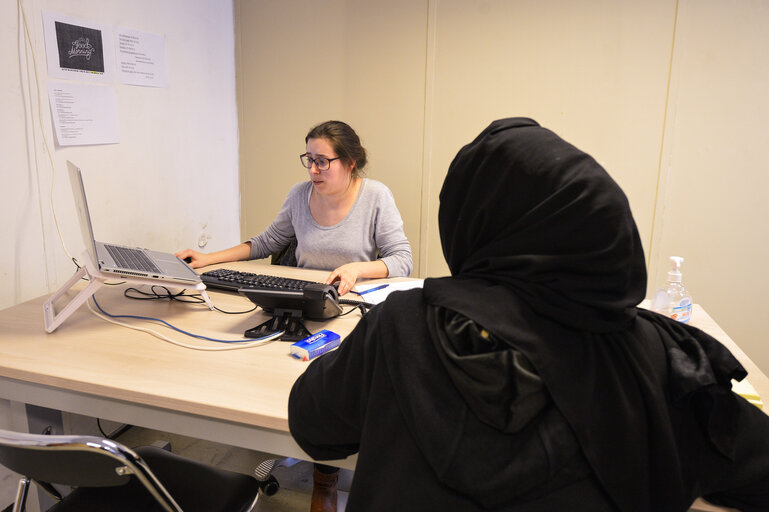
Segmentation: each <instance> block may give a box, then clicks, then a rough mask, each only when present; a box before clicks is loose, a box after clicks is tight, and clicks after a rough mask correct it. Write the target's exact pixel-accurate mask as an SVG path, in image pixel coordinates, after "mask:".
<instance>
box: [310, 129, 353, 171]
mask: <svg viewBox="0 0 769 512" xmlns="http://www.w3.org/2000/svg"><path fill="white" fill-rule="evenodd" d="M310 139H326V140H327V141H329V143H330V144H331V147H332V148H334V151H335V152H336V154H337V155H339V157H340V159H341V160H342V163H343V164H345V165H350V164H352V163H353V162H354V163H355V165H354V167H353V169H352V175H353V176H354V177H358V176H360V173H361V171H362V170H363V168H364V167H366V163H367V159H366V148H364V147H363V146H362V145H361V143H360V137H358V134H357V133H355V130H353V129H352V128H351V127H350V125H348V124H347V123H343V122H342V121H326V122H325V123H321V124H319V125H318V126H316V127H315V128H313V129H312V130H310V131H309V133H307V136H306V137H305V138H304V142H305V144H306V143H307V141H309V140H310Z"/></svg>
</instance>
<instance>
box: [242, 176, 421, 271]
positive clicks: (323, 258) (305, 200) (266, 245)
mask: <svg viewBox="0 0 769 512" xmlns="http://www.w3.org/2000/svg"><path fill="white" fill-rule="evenodd" d="M311 192H312V182H311V181H304V182H302V183H297V184H296V185H294V186H293V187H291V190H290V191H289V193H288V196H287V197H286V200H285V202H284V203H283V207H282V208H281V210H280V213H278V217H277V218H276V219H275V220H274V221H273V222H272V224H270V225H269V226H268V227H267V229H266V230H265V231H264V232H263V233H262V234H260V235H258V236H255V237H253V238H251V239H250V240H249V242H251V256H250V257H251V259H256V258H266V257H267V256H269V255H270V254H272V253H273V252H277V251H279V250H281V249H282V248H283V247H285V246H286V245H287V244H288V243H289V242H290V241H291V239H292V238H294V237H295V238H296V239H297V247H296V260H297V264H298V266H300V267H306V268H315V269H321V270H333V269H335V268H337V267H339V266H341V265H344V264H345V263H351V262H354V261H374V260H376V259H377V252H379V257H380V259H381V260H382V261H383V262H384V263H385V265H387V269H388V271H389V276H390V277H406V276H408V275H409V274H410V273H411V269H412V267H413V262H412V259H411V246H410V245H409V241H408V239H407V238H406V234H405V233H404V232H403V220H401V215H400V213H399V212H398V208H397V207H396V206H395V199H394V198H393V195H392V192H390V189H388V188H387V186H385V185H384V184H383V183H380V182H378V181H375V180H371V179H368V178H364V179H363V182H362V183H361V187H360V192H359V193H358V197H357V199H356V200H355V204H353V206H352V208H351V209H350V212H349V213H348V214H347V216H346V217H345V218H344V219H342V221H341V222H339V223H338V224H335V225H333V226H321V225H319V224H318V223H317V222H315V219H313V217H312V214H311V213H310V193H311Z"/></svg>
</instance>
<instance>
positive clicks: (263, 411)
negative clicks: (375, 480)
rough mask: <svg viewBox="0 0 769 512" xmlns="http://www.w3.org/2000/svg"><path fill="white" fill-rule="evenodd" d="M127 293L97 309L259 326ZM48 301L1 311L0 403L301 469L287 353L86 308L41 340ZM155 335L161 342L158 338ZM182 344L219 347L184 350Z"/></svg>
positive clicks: (108, 293)
mask: <svg viewBox="0 0 769 512" xmlns="http://www.w3.org/2000/svg"><path fill="white" fill-rule="evenodd" d="M227 267H230V268H236V269H239V270H245V271H251V272H257V273H264V274H280V275H284V276H287V277H295V278H300V279H309V280H323V279H325V277H326V276H327V273H326V272H320V271H310V270H303V269H295V268H287V267H275V266H269V265H263V264H258V263H254V262H243V263H237V264H228V265H227ZM124 288H125V286H115V287H103V288H102V289H100V290H99V291H98V292H97V293H96V297H97V300H98V301H99V303H100V304H101V305H102V306H103V307H104V308H105V309H106V310H107V311H108V312H110V313H112V314H118V313H120V314H138V315H145V316H154V317H159V318H163V319H165V320H166V321H169V322H171V323H172V324H174V325H177V326H179V327H182V328H186V329H188V330H191V331H194V332H197V333H200V334H206V335H209V336H212V337H219V338H221V337H225V338H233V339H234V338H238V337H240V336H242V333H243V332H244V331H245V330H246V329H247V328H250V327H253V326H255V325H257V324H259V323H261V322H263V321H265V320H266V319H267V317H266V316H265V315H264V314H263V313H261V311H258V312H254V313H251V314H246V315H225V314H223V313H218V312H213V311H209V310H208V309H207V308H206V307H205V306H204V305H202V304H201V305H190V304H181V303H179V302H168V301H151V302H150V301H133V300H129V299H125V298H124V297H123V289H124ZM210 295H211V299H212V300H213V302H214V304H215V305H216V306H218V307H220V308H222V309H226V310H236V311H237V310H244V309H247V308H248V307H250V305H251V303H250V302H248V301H247V300H246V299H245V298H243V297H241V296H239V295H233V294H227V293H223V292H216V291H211V292H210ZM45 299H46V297H40V298H38V299H35V300H32V301H29V302H25V303H23V304H19V305H17V306H14V307H11V308H8V309H6V310H3V311H0V398H6V399H10V400H12V401H14V402H16V403H23V404H33V405H39V406H42V407H47V408H51V409H56V410H63V411H69V412H73V413H78V414H83V415H87V416H91V417H98V418H104V419H108V420H113V421H117V422H121V423H129V424H133V425H139V426H143V427H148V428H153V429H158V430H163V431H168V432H175V433H178V434H182V435H187V436H191V437H196V438H199V439H205V440H210V441H216V442H221V443H225V444H229V445H232V446H239V447H243V448H249V449H254V450H259V451H262V452H267V453H274V454H278V455H283V456H289V457H297V458H302V459H308V460H309V456H307V455H306V454H305V453H304V452H303V451H302V450H301V449H300V448H299V447H298V445H297V444H296V443H295V442H294V441H293V439H292V438H291V436H290V435H289V433H288V414H287V403H288V395H289V391H290V389H291V386H292V384H293V383H294V381H295V380H296V378H297V377H298V376H299V375H300V374H301V373H302V372H303V371H304V369H305V368H306V366H307V363H304V362H301V361H297V360H296V359H293V358H291V357H290V356H288V346H289V345H288V344H287V343H285V342H270V343H268V344H266V345H264V346H261V347H255V348H249V349H244V350H234V351H225V352H199V351H195V350H190V349H186V348H181V347H177V346H174V345H170V344H169V343H167V342H164V341H161V340H159V339H157V338H155V337H153V336H150V335H148V334H144V333H139V332H136V331H132V330H129V329H126V328H122V327H118V326H115V325H112V324H110V323H107V322H105V321H103V320H101V319H99V318H96V317H95V316H94V315H93V314H91V312H90V311H89V310H88V309H87V308H86V307H85V306H84V307H81V308H80V309H78V310H77V311H76V312H75V313H74V314H73V315H72V316H71V317H69V318H68V319H67V321H66V322H64V323H63V324H62V325H61V326H60V327H59V328H58V329H57V330H56V331H54V332H53V333H51V334H46V332H45V330H44V327H43V308H42V304H43V302H44V301H45ZM359 318H360V315H359V313H357V312H353V313H350V315H348V316H345V317H341V318H337V319H334V320H332V321H330V322H328V323H317V322H308V323H307V326H308V328H309V329H310V330H311V331H313V332H315V331H317V330H319V329H321V328H324V327H325V328H329V329H331V330H333V331H335V332H338V333H339V334H340V335H342V337H344V336H346V335H347V334H348V333H349V332H350V331H351V330H352V329H353V327H354V326H355V324H356V323H357V322H358V320H359ZM692 323H693V324H694V325H696V326H698V327H700V328H702V329H704V330H705V331H707V332H709V333H710V334H712V335H713V336H715V337H716V338H717V339H719V340H720V341H721V342H722V343H724V344H725V345H726V346H727V347H728V348H729V349H730V350H731V351H732V352H733V353H734V355H735V356H736V357H737V358H738V359H739V360H740V361H741V362H742V364H743V365H744V366H745V368H746V369H747V370H748V372H749V377H748V378H749V380H750V382H751V384H752V385H753V386H754V387H755V389H756V390H757V391H758V393H759V394H760V395H761V397H762V398H763V399H764V401H767V400H768V399H769V379H767V377H766V376H765V375H764V374H763V373H761V372H760V371H759V370H758V368H757V367H756V365H755V364H754V363H753V362H752V361H751V360H750V359H749V358H748V357H747V356H746V355H745V353H744V352H742V350H740V349H739V347H738V346H737V345H736V344H735V343H734V342H733V341H732V339H731V338H729V336H727V335H726V333H725V332H724V331H723V330H722V329H721V328H720V327H719V326H718V324H716V322H715V321H713V319H711V318H710V316H708V314H707V313H706V312H705V311H704V310H703V309H702V308H701V307H699V306H698V305H695V308H694V314H693V317H692ZM156 330H162V331H165V329H163V328H161V327H157V329H156ZM171 336H172V337H174V338H175V339H180V340H181V339H183V338H186V337H185V336H182V335H180V334H172V335H171ZM184 341H185V342H186V343H191V344H195V343H199V344H202V345H207V346H211V345H216V344H213V343H210V342H204V341H194V340H192V339H191V338H187V339H186V340H184ZM17 409H18V407H17ZM767 409H769V407H765V408H764V410H767ZM17 414H23V412H18V411H17V412H16V414H15V415H17ZM13 428H17V429H19V428H18V427H16V426H14V427H13ZM355 460H356V459H355V457H351V458H349V459H347V460H345V461H339V462H335V463H334V464H336V465H338V466H341V467H346V468H354V465H355Z"/></svg>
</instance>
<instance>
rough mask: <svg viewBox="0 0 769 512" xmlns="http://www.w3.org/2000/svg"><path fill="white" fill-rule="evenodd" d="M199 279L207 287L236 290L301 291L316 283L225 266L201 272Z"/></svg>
mask: <svg viewBox="0 0 769 512" xmlns="http://www.w3.org/2000/svg"><path fill="white" fill-rule="evenodd" d="M200 279H201V280H202V281H203V283H204V284H205V285H206V287H208V288H219V289H220V290H229V291H238V290H240V289H241V288H252V289H254V288H256V289H270V290H287V291H302V290H304V288H305V287H306V286H307V285H308V284H317V283H316V282H315V281H304V280H302V279H290V278H288V277H278V276H268V275H264V274H253V273H251V272H239V271H237V270H229V269H226V268H219V269H216V270H209V271H208V272H203V273H202V274H200Z"/></svg>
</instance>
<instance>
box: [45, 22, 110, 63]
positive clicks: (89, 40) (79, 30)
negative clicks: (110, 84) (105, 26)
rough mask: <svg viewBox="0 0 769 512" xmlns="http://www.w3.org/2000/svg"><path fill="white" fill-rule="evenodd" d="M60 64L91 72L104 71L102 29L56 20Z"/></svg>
mask: <svg viewBox="0 0 769 512" xmlns="http://www.w3.org/2000/svg"><path fill="white" fill-rule="evenodd" d="M56 41H57V44H58V47H59V66H60V67H61V68H63V69H74V70H79V71H85V72H90V73H104V45H103V44H102V39H101V30H95V29H92V28H88V27H79V26H77V25H69V24H67V23H62V22H60V21H57V22H56Z"/></svg>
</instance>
